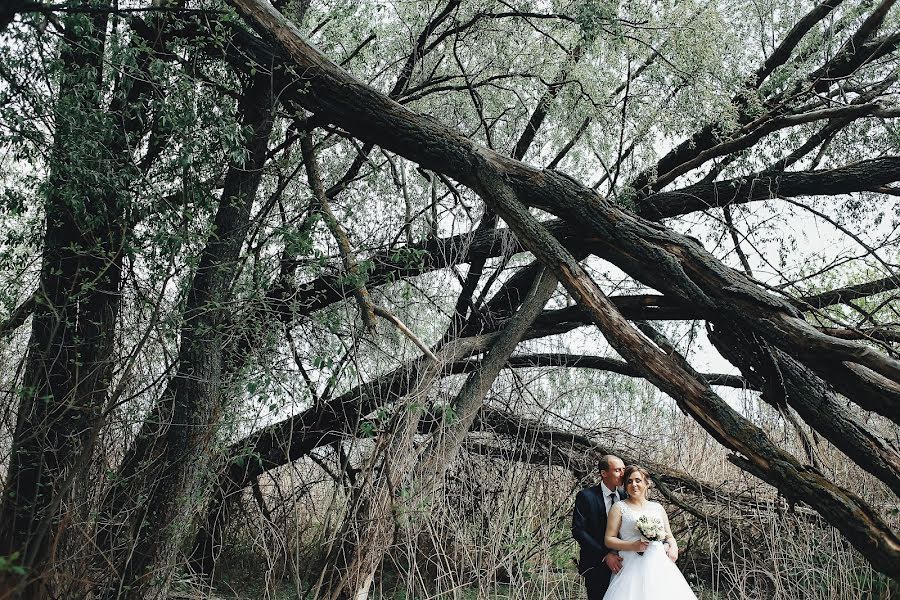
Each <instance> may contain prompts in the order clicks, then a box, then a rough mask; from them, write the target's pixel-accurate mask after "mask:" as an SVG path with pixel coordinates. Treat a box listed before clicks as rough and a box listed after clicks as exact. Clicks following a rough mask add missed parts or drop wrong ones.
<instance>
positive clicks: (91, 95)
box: [0, 15, 124, 597]
mask: <svg viewBox="0 0 900 600" xmlns="http://www.w3.org/2000/svg"><path fill="white" fill-rule="evenodd" d="M105 30H106V17H105V16H103V15H98V16H95V17H93V18H88V17H86V16H84V15H73V16H69V17H67V18H66V19H65V35H64V40H63V42H62V49H61V56H60V61H61V62H62V64H63V65H64V67H63V73H62V81H61V84H60V93H59V97H58V99H57V105H56V107H55V122H56V131H55V137H54V147H53V157H54V161H53V165H54V167H53V169H52V171H51V173H50V184H49V185H48V186H47V189H48V192H47V197H46V199H45V212H46V215H47V216H46V229H45V234H44V250H43V259H42V264H41V273H40V287H39V290H38V291H37V293H36V301H35V303H34V313H33V319H32V324H31V338H30V341H29V345H28V354H27V358H26V363H25V373H24V379H23V383H22V391H21V394H20V404H19V409H18V418H17V421H16V429H15V434H14V438H13V447H12V455H11V460H10V464H9V470H8V472H7V481H6V486H5V488H4V492H3V504H2V508H0V555H10V554H12V553H18V557H19V559H18V560H19V564H21V565H23V566H25V567H26V568H28V569H29V574H28V578H27V579H26V580H25V581H23V582H20V583H21V584H22V585H23V586H24V587H22V588H20V589H19V591H20V592H21V593H22V594H23V597H41V596H42V595H43V594H45V593H46V589H45V588H43V586H42V584H41V583H40V582H39V581H38V580H40V579H41V578H42V577H43V576H44V575H45V570H46V569H47V568H48V565H47V564H46V563H47V561H48V559H49V558H50V556H49V554H50V551H51V545H52V544H53V542H54V541H55V540H58V539H59V536H60V535H62V527H63V526H62V523H61V520H62V512H63V511H64V510H65V508H64V507H67V506H68V497H69V495H70V494H71V493H72V484H73V483H74V481H75V479H76V478H77V477H78V476H79V473H80V472H81V470H82V469H83V468H84V467H85V461H86V459H87V457H88V456H89V453H90V446H91V439H92V436H93V434H94V433H95V430H94V427H95V426H96V424H97V418H98V416H99V414H100V411H101V410H102V407H103V404H104V401H105V399H106V392H107V388H108V386H109V378H110V372H111V363H110V357H111V354H112V350H113V340H114V337H115V326H116V315H117V311H118V305H119V295H118V293H119V283H120V279H121V271H120V269H121V244H122V239H123V235H124V226H123V222H124V216H123V205H122V203H121V197H120V196H119V195H118V194H117V192H116V190H114V189H111V188H110V187H108V186H99V187H98V186H96V185H92V183H91V181H92V177H93V176H95V175H99V176H98V179H99V180H101V181H104V179H103V174H104V173H105V172H106V171H107V170H108V169H115V168H117V167H118V166H119V165H118V157H117V156H115V155H114V154H112V152H115V150H116V148H117V147H118V148H121V145H118V146H113V147H112V148H111V153H110V154H101V155H99V156H95V157H93V161H91V162H87V163H86V164H85V163H82V162H80V160H83V158H84V157H80V158H79V155H80V154H81V153H80V152H78V150H77V147H78V144H79V143H80V140H81V138H82V136H84V135H85V133H84V132H83V131H81V130H80V124H79V123H78V122H77V121H76V118H75V115H77V114H79V113H82V112H83V113H86V114H91V115H98V114H102V107H101V98H100V94H99V88H98V80H97V79H96V77H97V73H101V72H102V63H101V57H102V54H103V47H104V44H105V35H106V34H105ZM104 133H106V132H103V133H101V132H98V131H91V132H90V133H89V134H88V135H92V136H98V137H99V136H101V135H103V134H104ZM115 133H118V132H117V131H113V132H109V135H108V137H106V136H104V138H103V139H102V141H101V143H109V144H115V143H116V142H118V141H120V139H119V138H117V136H116V135H115ZM94 181H96V180H94Z"/></svg>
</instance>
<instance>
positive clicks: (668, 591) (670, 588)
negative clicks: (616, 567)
mask: <svg viewBox="0 0 900 600" xmlns="http://www.w3.org/2000/svg"><path fill="white" fill-rule="evenodd" d="M619 554H620V555H621V556H622V570H621V571H619V572H618V574H616V575H613V576H612V579H611V580H610V582H609V589H608V590H607V591H606V595H605V596H603V600H697V596H695V595H694V592H693V591H691V588H690V586H689V585H688V584H687V581H685V580H684V575H682V574H681V571H680V570H679V569H678V567H677V566H675V563H674V562H672V560H671V559H670V558H669V557H668V556H666V550H665V548H664V547H663V545H662V543H661V542H652V543H651V544H650V546H649V547H648V548H647V550H646V552H644V554H643V555H641V554H638V553H637V552H628V551H622V552H619Z"/></svg>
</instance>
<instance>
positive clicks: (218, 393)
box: [101, 73, 274, 600]
mask: <svg viewBox="0 0 900 600" xmlns="http://www.w3.org/2000/svg"><path fill="white" fill-rule="evenodd" d="M270 83H271V82H270V77H269V76H268V75H264V74H262V73H261V74H259V75H257V76H256V77H255V78H254V79H253V81H252V82H251V83H250V85H249V87H248V89H247V90H246V91H245V93H244V95H243V97H242V101H241V103H240V107H239V109H240V113H241V122H242V124H243V125H244V126H246V127H247V129H248V130H249V131H250V134H249V136H248V140H247V146H248V158H247V159H246V161H245V162H244V163H242V164H238V165H233V166H232V167H231V168H230V169H229V171H228V174H227V175H226V179H225V184H224V189H223V191H222V197H221V200H220V202H219V207H218V211H217V213H216V216H215V220H214V224H213V230H212V234H211V238H210V239H209V240H208V242H207V245H206V247H205V249H204V251H203V253H202V255H201V259H200V263H199V266H198V267H197V271H196V273H195V274H194V278H193V281H192V282H191V287H190V290H189V293H188V298H187V304H186V306H185V309H184V321H183V325H182V329H181V342H180V348H179V354H178V371H177V373H176V375H175V376H174V377H173V378H172V379H171V380H170V381H169V383H168V386H167V388H166V390H165V391H164V393H163V395H162V397H161V398H160V400H159V401H158V402H157V404H156V406H154V408H153V411H152V414H151V416H150V417H149V418H148V419H147V420H146V422H145V425H144V427H143V428H142V430H141V432H140V433H139V435H138V438H137V440H136V441H135V442H134V443H133V444H132V447H131V448H129V450H128V452H127V453H126V456H125V458H124V460H123V462H122V465H121V467H120V468H119V472H118V476H117V478H116V481H115V483H114V485H113V487H112V489H111V491H110V492H109V494H108V495H107V497H106V498H105V499H104V512H105V514H106V519H107V522H106V523H104V527H105V530H104V531H103V533H102V537H101V547H103V548H104V549H105V550H106V551H107V552H108V553H109V556H108V557H107V558H108V560H109V562H110V563H111V564H113V565H114V566H115V567H116V569H117V571H116V578H115V579H114V580H113V581H111V582H110V583H108V584H107V585H106V586H105V587H104V589H103V592H102V596H103V597H104V598H108V599H110V600H111V599H113V598H134V599H138V598H163V597H165V595H166V593H167V590H168V584H169V581H170V578H171V575H172V571H173V569H174V568H175V566H176V560H177V552H178V549H179V545H180V543H181V542H182V541H183V540H184V538H185V536H186V535H187V534H188V533H189V528H190V524H191V519H190V515H191V514H194V513H195V512H196V511H197V510H202V509H203V507H204V506H205V485H206V483H207V478H208V476H209V468H210V466H211V464H210V463H213V462H214V459H215V457H214V456H213V454H212V450H211V447H210V442H212V440H213V437H214V436H215V434H216V431H217V425H218V424H219V421H220V418H221V414H222V408H223V407H222V394H223V389H222V386H223V381H222V354H223V346H224V336H225V333H226V325H227V323H228V319H227V314H226V306H227V304H228V301H229V300H230V297H231V296H230V294H231V284H232V282H233V279H234V276H235V273H236V270H237V264H238V261H237V259H238V256H239V253H240V250H241V246H242V244H243V242H244V238H245V237H246V235H247V231H248V228H249V225H250V208H251V206H252V204H253V201H254V199H255V197H256V190H257V188H258V186H259V182H260V179H261V176H262V167H263V164H264V162H265V157H266V150H267V147H268V140H269V135H270V133H271V131H272V126H273V110H274V106H273V98H272V95H271V85H270Z"/></svg>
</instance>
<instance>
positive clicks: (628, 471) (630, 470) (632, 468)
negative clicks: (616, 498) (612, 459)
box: [622, 465, 653, 488]
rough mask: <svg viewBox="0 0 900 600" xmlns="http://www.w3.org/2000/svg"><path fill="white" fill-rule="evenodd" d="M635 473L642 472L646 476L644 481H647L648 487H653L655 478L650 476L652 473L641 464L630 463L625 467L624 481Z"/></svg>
mask: <svg viewBox="0 0 900 600" xmlns="http://www.w3.org/2000/svg"><path fill="white" fill-rule="evenodd" d="M634 473H640V474H641V476H642V477H643V478H644V481H646V482H647V487H648V488H652V487H653V480H652V479H651V478H650V473H648V472H647V469H645V468H644V467H642V466H640V465H628V466H627V467H625V474H624V475H623V476H622V481H623V482H625V481H628V478H629V477H631V476H632V475H633V474H634Z"/></svg>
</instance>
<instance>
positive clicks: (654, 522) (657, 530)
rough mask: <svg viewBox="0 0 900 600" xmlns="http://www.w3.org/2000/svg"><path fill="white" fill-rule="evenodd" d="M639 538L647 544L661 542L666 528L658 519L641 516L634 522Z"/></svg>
mask: <svg viewBox="0 0 900 600" xmlns="http://www.w3.org/2000/svg"><path fill="white" fill-rule="evenodd" d="M635 526H637V530H638V531H639V532H640V534H641V538H642V539H643V540H645V541H647V542H661V541H662V540H663V539H665V537H666V528H665V527H663V524H662V521H660V520H659V519H656V518H653V517H648V516H647V515H643V516H641V517H638V520H637V521H636V522H635Z"/></svg>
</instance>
